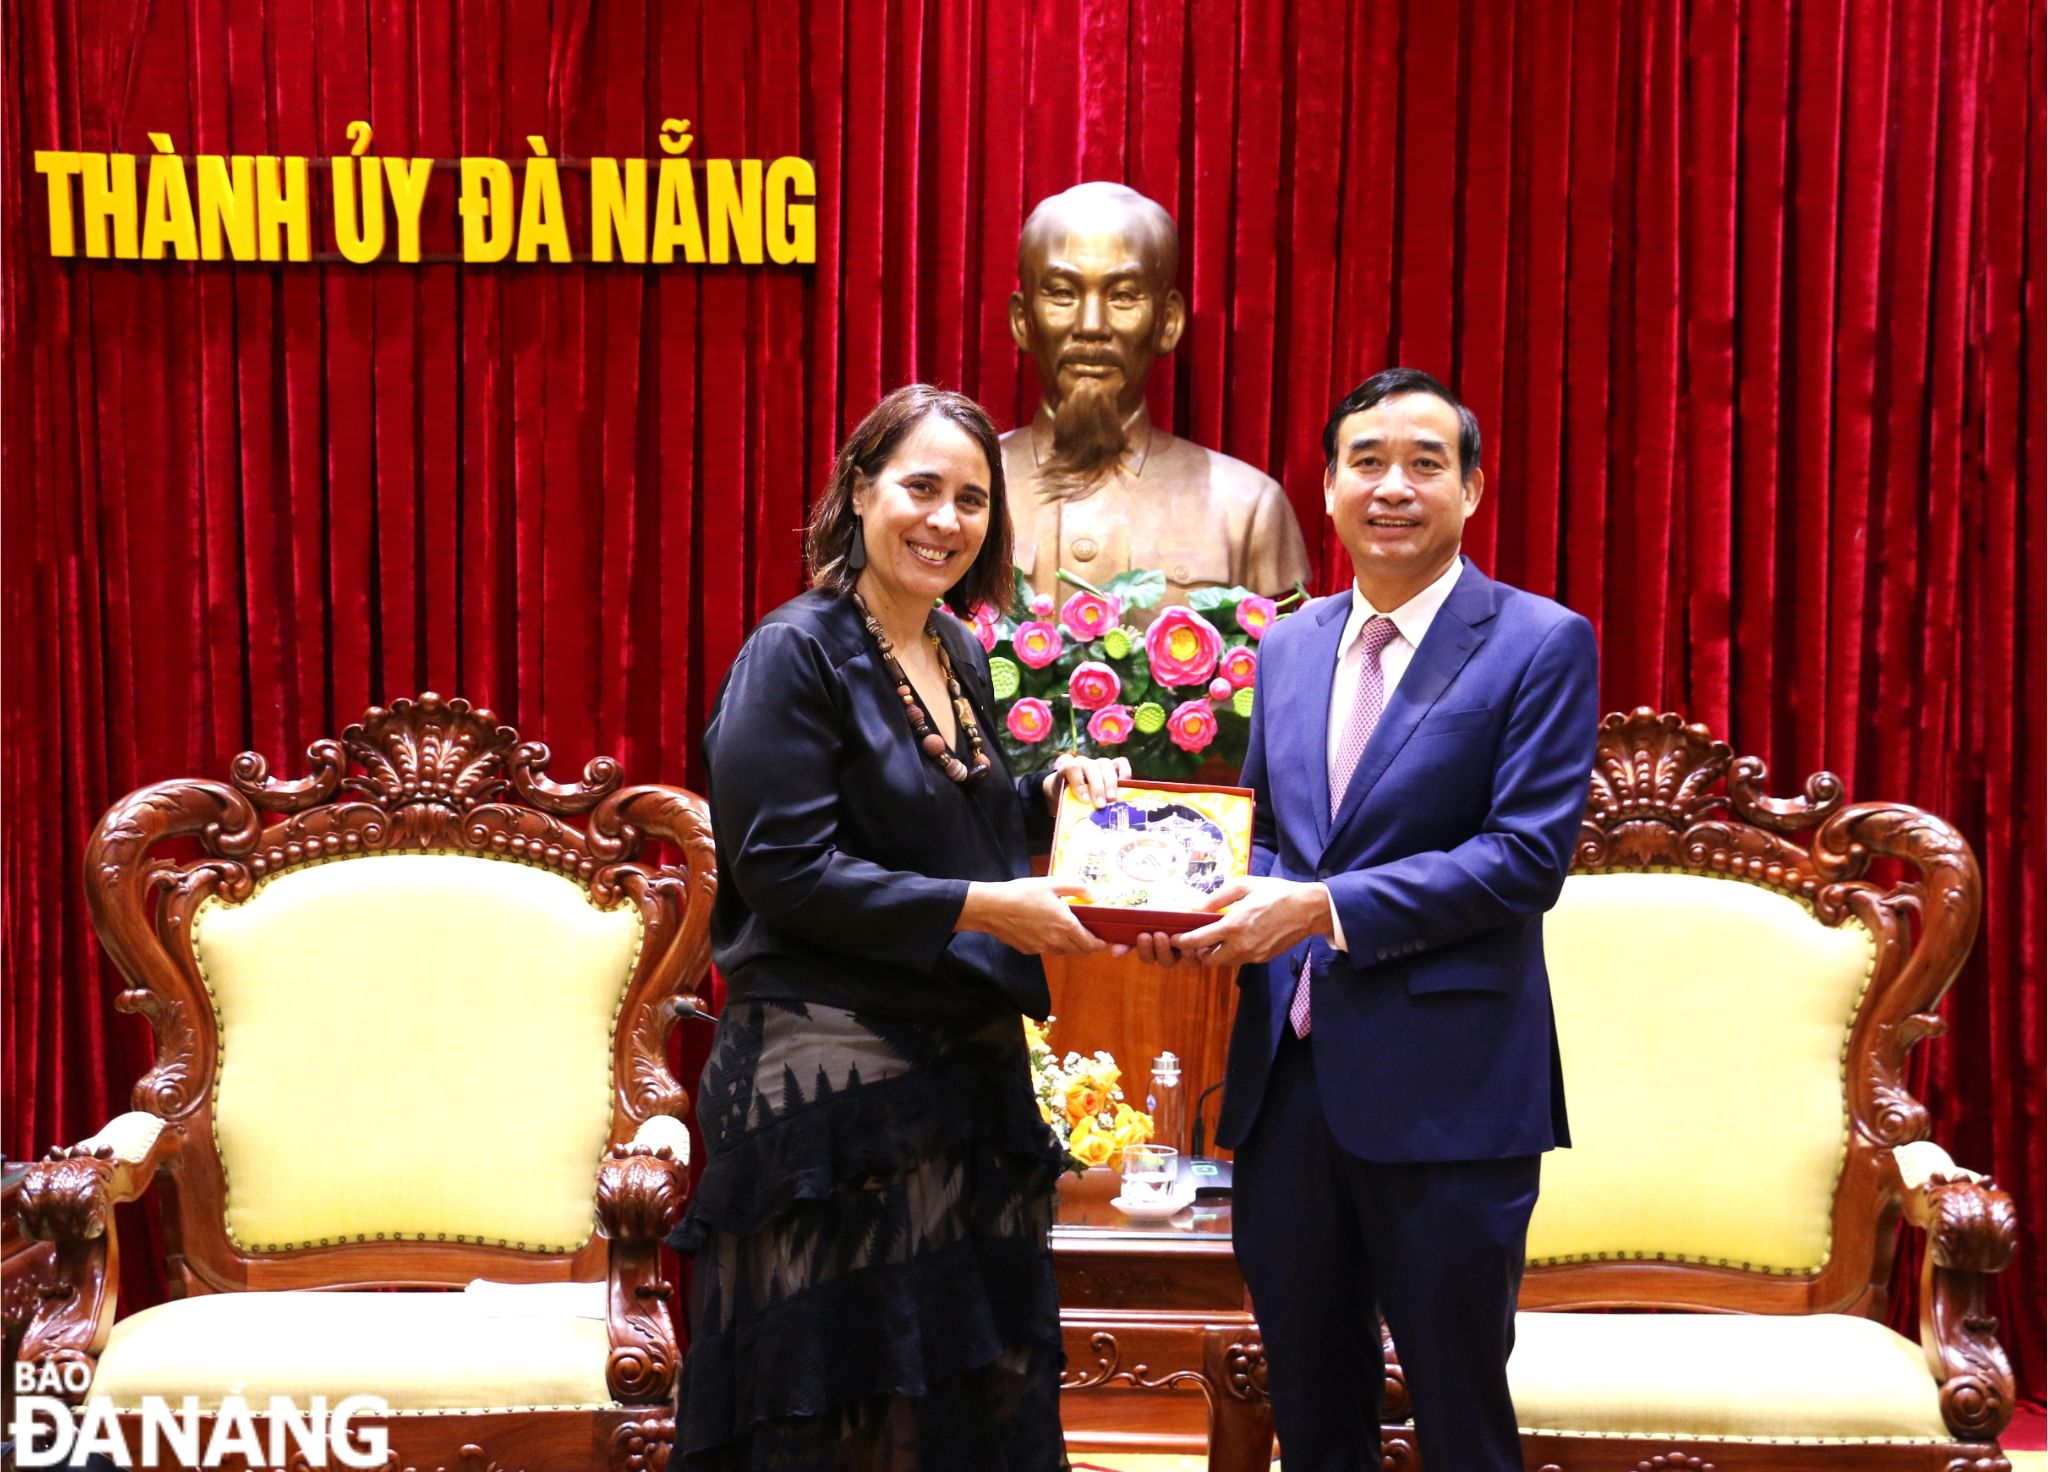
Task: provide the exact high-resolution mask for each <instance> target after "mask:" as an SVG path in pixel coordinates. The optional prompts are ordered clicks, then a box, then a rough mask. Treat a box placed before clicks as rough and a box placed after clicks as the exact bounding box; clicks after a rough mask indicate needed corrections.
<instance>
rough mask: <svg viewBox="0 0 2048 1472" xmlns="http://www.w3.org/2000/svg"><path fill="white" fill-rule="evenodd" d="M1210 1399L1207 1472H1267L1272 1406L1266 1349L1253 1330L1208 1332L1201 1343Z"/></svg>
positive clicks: (1250, 1328)
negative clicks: (1268, 1396) (1267, 1382)
mask: <svg viewBox="0 0 2048 1472" xmlns="http://www.w3.org/2000/svg"><path fill="white" fill-rule="evenodd" d="M1202 1374H1203V1376H1204V1377H1205V1378H1206V1379H1207V1380H1208V1382H1209V1384H1210V1385H1211V1386H1213V1387H1214V1390H1213V1391H1212V1393H1211V1395H1210V1397H1209V1467H1210V1472H1253V1469H1257V1472H1266V1469H1267V1468H1268V1467H1270V1466H1271V1465H1272V1463H1273V1406H1272V1402H1270V1401H1269V1400H1267V1399H1266V1347H1265V1345H1263V1344H1262V1343H1260V1341H1259V1334H1258V1330H1257V1328H1256V1327H1254V1326H1252V1325H1249V1324H1247V1325H1242V1326H1238V1327H1231V1328H1223V1329H1211V1330H1210V1331H1209V1332H1208V1334H1207V1335H1206V1336H1205V1337H1204V1339H1203V1341H1202Z"/></svg>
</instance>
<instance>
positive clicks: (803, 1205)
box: [669, 1002, 1068, 1472]
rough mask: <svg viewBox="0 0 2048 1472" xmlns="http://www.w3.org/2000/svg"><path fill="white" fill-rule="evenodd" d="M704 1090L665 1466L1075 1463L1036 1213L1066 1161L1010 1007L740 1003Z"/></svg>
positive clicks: (1023, 1471)
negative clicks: (912, 1018)
mask: <svg viewBox="0 0 2048 1472" xmlns="http://www.w3.org/2000/svg"><path fill="white" fill-rule="evenodd" d="M697 1109H698V1118H699V1121H700V1123H701V1125H702V1127H703V1132H704V1138H705V1143H706V1146H707V1154H708V1157H709V1158H708V1163H707V1165H706V1168H705V1172H704V1178H703V1180H702V1182H701V1183H700V1184H699V1186H698V1188H697V1191H696V1194H695V1197H694V1199H693V1200H692V1202H691V1205H690V1209H689V1212H688V1214H687V1215H686V1216H685V1217H684V1219H683V1222H682V1224H681V1225H680V1226H679V1227H678V1228H677V1229H676V1231H675V1234H674V1235H673V1236H672V1237H671V1238H670V1239H669V1242H670V1245H671V1246H673V1247H675V1248H676V1249H677V1250H678V1251H681V1252H685V1253H688V1254H689V1255H690V1257H691V1260H692V1266H693V1269H694V1271H693V1274H692V1283H691V1292H690V1352H689V1358H688V1359H687V1360H686V1361H685V1363H684V1366H683V1375H682V1385H681V1391H680V1405H679V1408H678V1411H677V1415H676V1441H675V1452H674V1455H673V1457H672V1459H671V1461H670V1464H669V1465H670V1467H671V1469H674V1472H701V1469H712V1468H716V1469H741V1468H744V1469H775V1472H784V1469H820V1472H825V1469H830V1472H843V1469H853V1468H859V1469H871V1468H872V1469H889V1472H908V1469H912V1468H915V1469H919V1472H948V1469H954V1468H959V1469H963V1472H1044V1469H1048V1468H1064V1467H1065V1466H1066V1465H1067V1463H1066V1450H1065V1444H1064V1441H1063V1439H1062V1436H1061V1433H1060V1422H1059V1374H1060V1368H1061V1364H1062V1355H1061V1352H1060V1327H1059V1304H1058V1301H1057V1299H1056V1297H1055V1295H1054V1289H1053V1276H1052V1254H1051V1250H1050V1247H1049V1245H1048V1242H1047V1232H1048V1230H1049V1229H1050V1227H1051V1224H1052V1210H1053V1187H1054V1184H1055V1182H1056V1180H1057V1179H1058V1175H1059V1172H1060V1171H1061V1170H1062V1169H1063V1168H1064V1167H1065V1166H1066V1165H1067V1164H1068V1158H1067V1156H1066V1153H1065V1151H1063V1150H1062V1149H1061V1148H1060V1146H1059V1144H1058V1142H1057V1141H1056V1140H1055V1139H1054V1138H1053V1135H1052V1132H1051V1131H1050V1130H1049V1129H1048V1128H1047V1127H1046V1125H1045V1122H1044V1120H1043V1119H1042V1118H1041V1117H1040V1115H1039V1113H1038V1106H1037V1103H1036V1102H1035V1100H1034V1099H1033V1097H1032V1093H1031V1079H1030V1066H1029V1062H1028V1059H1027V1056H1026V1053H1025V1048H1024V1037H1023V1029H1022V1025H1021V1023H1020V1022H1019V1021H1018V1020H1017V1019H1015V1018H1005V1019H1003V1020H1002V1021H1001V1022H999V1023H992V1024H990V1025H988V1026H986V1027H983V1028H980V1029H977V1030H973V1031H963V1030H959V1029H953V1030H940V1029H935V1028H931V1027H926V1026H921V1025H919V1024H916V1023H909V1022H903V1021H899V1020H894V1019H885V1018H878V1017H872V1016H867V1015H865V1014H862V1015H856V1014H854V1013H851V1012H847V1011H844V1010H842V1009H839V1008H834V1007H822V1006H805V1005H803V1004H800V1003H794V1002H791V1003H778V1002H742V1003H736V1004H734V1005H733V1006H731V1007H729V1008H728V1009H727V1010H726V1013H725V1015H724V1016H723V1017H721V1018H720V1019H719V1024H718V1039H717V1042H716V1043H715V1045H714V1046H713V1049H712V1054H711V1061H710V1062H709V1063H708V1064H707V1065H706V1067H705V1070H704V1078H703V1083H702V1086H701V1092H700V1093H699V1096H698V1100H697Z"/></svg>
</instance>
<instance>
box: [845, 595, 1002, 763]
mask: <svg viewBox="0 0 2048 1472" xmlns="http://www.w3.org/2000/svg"><path fill="white" fill-rule="evenodd" d="M853 606H854V607H856V608H858V609H859V610H860V621H861V622H862V623H864V624H866V625H867V628H868V636H869V637H870V638H872V639H873V640H874V641H875V644H876V646H877V647H878V648H879V649H880V650H881V651H882V664H883V666H884V668H886V669H887V670H888V671H889V678H890V679H891V680H893V681H895V683H896V694H897V697H898V698H899V699H901V700H902V702H903V718H904V719H905V720H907V721H909V722H910V734H911V735H912V736H914V737H915V738H916V739H917V745H918V749H919V750H921V751H922V752H924V754H925V755H926V756H928V757H930V758H931V759H932V760H933V761H935V762H937V763H938V764H939V770H940V771H942V772H944V773H945V774H946V775H947V776H948V777H950V778H951V779H952V780H953V781H955V782H962V783H965V782H973V781H975V780H977V779H979V778H981V777H984V776H986V775H987V774H988V769H989V768H990V766H992V765H993V763H991V762H990V761H989V756H988V752H987V751H986V750H984V749H983V747H982V744H981V727H980V725H978V724H977V723H976V721H975V719H974V707H973V706H971V705H969V704H968V703H967V697H966V696H965V695H964V694H962V693H961V690H960V681H959V680H958V679H957V678H956V677H955V676H954V674H953V661H952V659H951V658H950V657H948V655H947V654H946V645H945V641H944V640H942V639H941V638H940V637H939V631H938V630H937V629H934V628H932V627H931V626H930V624H929V623H927V624H926V626H925V631H924V632H925V637H926V638H927V639H929V640H931V641H932V648H933V649H936V650H937V651H938V654H939V673H940V674H942V675H944V676H945V680H946V693H947V694H948V695H950V696H952V698H953V714H954V715H955V716H956V717H957V718H958V719H959V721H960V734H961V735H963V736H965V737H966V738H967V745H968V749H969V752H970V754H971V756H972V758H973V766H972V767H971V768H970V767H969V766H968V764H967V763H966V762H963V761H961V760H960V758H959V757H957V756H955V755H953V753H952V752H951V751H949V750H947V748H946V738H945V737H943V736H941V735H940V734H939V733H938V731H937V730H935V729H934V728H933V726H932V723H931V717H930V716H928V715H926V714H925V710H924V707H923V706H921V705H919V704H918V703H917V692H916V690H914V689H913V688H912V687H911V684H910V677H909V676H908V675H906V674H904V673H903V666H902V665H901V664H898V663H897V661H896V646H895V645H893V644H891V643H890V642H889V636H888V635H887V634H885V633H883V632H882V626H881V624H880V623H879V622H877V621H876V619H875V616H874V614H872V613H870V612H869V611H868V605H867V600H866V599H864V598H862V597H861V596H860V594H858V593H855V594H854V595H853Z"/></svg>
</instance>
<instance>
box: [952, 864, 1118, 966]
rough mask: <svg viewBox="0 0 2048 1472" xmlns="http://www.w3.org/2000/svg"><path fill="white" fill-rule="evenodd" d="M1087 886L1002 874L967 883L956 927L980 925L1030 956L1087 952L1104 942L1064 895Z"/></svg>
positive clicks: (1100, 947)
mask: <svg viewBox="0 0 2048 1472" xmlns="http://www.w3.org/2000/svg"><path fill="white" fill-rule="evenodd" d="M1087 892H1088V890H1087V886H1086V885H1081V884H1074V883H1071V882H1069V881H1067V880H1064V879H1052V878H1045V879H1006V880H1003V881H1002V882H1000V883H975V884H969V885H968V886H967V903H966V904H965V905H963V906H962V907H961V910H960V919H959V920H958V922H957V923H955V925H954V927H953V928H954V929H955V930H978V931H980V932H982V933H983V934H984V935H992V936H994V937H995V938H996V939H997V940H999V941H1001V942H1002V943H1003V944H1004V945H1006V946H1009V947H1011V948H1012V949H1014V950H1019V951H1022V952H1024V953H1025V954H1026V955H1029V956H1085V955H1090V954H1092V953H1094V952H1096V951H1100V950H1105V949H1107V947H1106V946H1105V944H1104V943H1103V942H1102V941H1101V940H1100V939H1098V938H1097V937H1095V936H1093V935H1091V934H1089V933H1088V931H1087V930H1085V929H1084V928H1083V927H1082V925H1081V922H1080V921H1079V920H1076V919H1075V918H1074V912H1073V911H1072V910H1071V909H1070V908H1068V906H1067V902H1066V898H1065V897H1066V896H1068V895H1077V896H1078V895H1084V894H1086V893H1087Z"/></svg>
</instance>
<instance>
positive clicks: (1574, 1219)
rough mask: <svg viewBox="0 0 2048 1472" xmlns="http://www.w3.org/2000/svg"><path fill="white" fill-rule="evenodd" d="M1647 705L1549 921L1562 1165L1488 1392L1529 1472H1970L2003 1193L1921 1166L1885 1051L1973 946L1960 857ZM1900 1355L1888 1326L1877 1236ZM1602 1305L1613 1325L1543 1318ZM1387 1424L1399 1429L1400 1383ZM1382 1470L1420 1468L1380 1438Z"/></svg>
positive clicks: (2007, 1403)
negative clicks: (1769, 789)
mask: <svg viewBox="0 0 2048 1472" xmlns="http://www.w3.org/2000/svg"><path fill="white" fill-rule="evenodd" d="M1764 780H1765V771H1764V766H1763V763H1762V762H1760V761H1758V760H1757V759H1755V758H1753V757H1745V758H1743V759H1741V760H1739V761H1731V753H1730V751H1729V748H1728V747H1727V746H1726V745H1724V744H1722V743H1721V742H1718V741H1715V740H1713V739H1712V738H1711V736H1710V735H1709V734H1708V732H1707V731H1706V730H1705V728H1703V727H1700V726H1689V725H1687V724H1685V723H1684V722H1683V721H1682V720H1681V719H1680V718H1679V717H1677V716H1673V715H1658V714H1656V713H1654V712H1652V711H1649V710H1637V711H1635V712H1634V713H1633V714H1630V715H1627V716H1622V715H1611V716H1609V717H1607V718H1606V720H1605V721H1603V722H1602V723H1601V731H1600V747H1599V756H1598V759H1597V761H1596V765H1595V769H1594V773H1593V783H1592V800H1591V803H1590V805H1589V808H1588V811H1587V814H1586V818H1585V822H1584V826H1583V828H1582V830H1581V837H1580V842H1579V848H1578V853H1577V855H1576V859H1575V862H1574V866H1573V873H1572V876H1571V877H1570V878H1569V879H1568V880H1567V881H1566V883H1565V886H1564V893H1563V897H1562V898H1561V899H1560V901H1559V903H1558V906H1557V908H1556V910H1555V911H1553V912H1552V914H1551V915H1550V916H1549V917H1548V919H1547V920H1546V923H1545V948H1546V952H1547V957H1548V961H1549V967H1550V976H1551V989H1552V994H1553V996H1554V998H1555V1005H1556V1016H1557V1026H1558V1034H1559V1040H1560V1046H1561V1048H1562V1051H1563V1055H1564V1069H1565V1077H1566V1084H1567V1092H1568V1095H1569V1098H1570V1107H1571V1124H1572V1137H1573V1139H1572V1148H1571V1149H1570V1150H1566V1151H1560V1152H1558V1153H1556V1154H1554V1155H1551V1156H1547V1157H1546V1158H1545V1160H1544V1167H1543V1188H1542V1196H1541V1198H1540V1199H1539V1201H1538V1204H1537V1207H1536V1215H1535V1219H1534V1220H1533V1222H1532V1223H1531V1226H1530V1232H1529V1266H1528V1273H1527V1276H1526V1278H1525V1280H1524V1284H1523V1289H1522V1308H1523V1310H1524V1312H1522V1313H1521V1314H1520V1316H1519V1318H1518V1321H1517V1338H1516V1347H1515V1353H1514V1356H1513V1359H1512V1360H1511V1362H1510V1365H1509V1378H1510V1381H1511V1384H1512V1386H1513V1390H1514V1396H1515V1404H1516V1408H1517V1410H1518V1412H1519V1413H1520V1417H1521V1421H1522V1425H1523V1427H1524V1431H1523V1448H1524V1455H1525V1458H1526V1460H1527V1463H1528V1465H1529V1467H1530V1468H1532V1469H1534V1468H1545V1469H1563V1472H1609V1469H1614V1472H1653V1469H1654V1472H1663V1469H1674V1472H1676V1469H1687V1472H1707V1469H1714V1472H1741V1469H1777V1468H1789V1467H1795V1466H1801V1467H1803V1466H1825V1467H1840V1468H1851V1467H1853V1468H1857V1469H1885V1468H1908V1467H1911V1468H1930V1469H1939V1472H1994V1469H2003V1468H2005V1467H2006V1465H2007V1464H2006V1462H2005V1459H2004V1457H2003V1456H2002V1455H2001V1454H2000V1452H1999V1449H1998V1446H1997V1436H1998V1433H1999V1431H2000V1430H2001V1429H2003V1427H2004V1426H2005V1424H2006V1422H2007V1420H2008V1419H2010V1417H2011V1415H2012V1410H2013V1395H2014V1388H2013V1377H2012V1371H2011V1369H2010V1367H2009V1366H2008V1364H2007V1361H2006V1357H2005V1354H2004V1351H2003V1350H2002V1349H2001V1348H2000V1347H1999V1343H1998V1339H1997V1324H1996V1321H1995V1320H1993V1319H1992V1318H1991V1317H1990V1316H1989V1314H1988V1313H1987V1311H1986V1307H1985V1303H1986V1299H1985V1291H1984V1289H1985V1275H1986V1274H1989V1273H1992V1272H1996V1271H1998V1270H1999V1269H2001V1268H2003V1267H2004V1266H2005V1265H2006V1264H2007V1262H2009V1261H2010V1260H2011V1258H2012V1255H2013V1252H2014V1248H2015V1238H2016V1221H2015V1215H2014V1211H2013V1203H2012V1200H2011V1198H2010V1197H2009V1196H2007V1195H2006V1194H2005V1193H2004V1192H2003V1191H2001V1190H1999V1189H1998V1188H1997V1187H1996V1186H1994V1185H1992V1184H1991V1183H1990V1182H1989V1181H1987V1180H1985V1179H1984V1178H1983V1177H1981V1176H1977V1175H1972V1174H1971V1173H1969V1172H1967V1171H1963V1170H1959V1169H1958V1168H1957V1167H1956V1165H1955V1163H1954V1162H1953V1161H1951V1160H1950V1159H1949V1158H1948V1156H1947V1155H1946V1154H1945V1153H1943V1152H1942V1150H1941V1149H1940V1147H1939V1146H1937V1145H1934V1144H1932V1143H1930V1142H1929V1141H1928V1140H1927V1139H1926V1138H1925V1137H1926V1134H1927V1111H1926V1109H1925V1108H1924V1107H1923V1106H1922V1105H1921V1104H1920V1102H1919V1101H1918V1100H1916V1099H1915V1098H1914V1097H1913V1096H1912V1094H1911V1093H1910V1092H1909V1091H1908V1089H1907V1087H1906V1082H1905V1068H1906V1055H1907V1053H1908V1052H1909V1051H1910V1050H1911V1049H1912V1047H1913V1046H1914V1045H1915V1044H1916V1043H1918V1042H1920V1041H1921V1040H1922V1039H1924V1038H1929V1037H1934V1036H1937V1035H1939V1034H1940V1033H1941V1032H1942V1031H1943V1027H1944V1024H1943V1023H1942V1022H1941V1020H1940V1019H1939V1018H1938V1017H1936V1016H1935V1015H1934V1014H1933V1008H1934V1006H1935V1004H1936V1003H1937V1002H1938V1001H1939V1000H1940V999H1941V996H1942V993H1943V992H1944V991H1946V990H1947V989H1948V986H1949V983H1950V982H1951V981H1952V980H1953V979H1954V978H1955V975H1956V971H1957V969H1958V968H1959V967H1960V966H1961V965H1962V962H1963V958H1964V957H1965V956H1966V955H1967V953H1968V951H1969V949H1970V945H1971V943H1972V941H1973V940H1974V938H1975V936H1976V930H1977V920H1978V909H1979V903H1980V883H1979V878H1978V872H1977V863H1976V860H1975V858H1974V857H1973V856H1972V855H1971V853H1970V849H1969V846H1968V845H1967V844H1966V843H1965V842H1964V841H1963V839H1962V838H1961V837H1960V836H1959V835H1958V834H1957V833H1956V832H1955V830H1954V829H1952V828H1950V827H1949V826H1948V825H1947V824H1946V823H1944V822H1942V821H1941V820H1940V819H1938V818H1935V817H1931V816H1930V815H1928V814H1926V813H1923V812H1920V811H1918V810H1916V809H1913V808H1910V807H1905V806H1903V805H1900V804H1897V803H1857V804H1850V803H1849V802H1847V800H1846V798H1845V795H1844V792H1843V789H1842V784H1841V782H1840V781H1839V780H1838V779H1837V778H1835V777H1834V776H1832V775H1830V774H1827V773H1821V774H1819V775H1817V776H1815V777H1813V778H1811V779H1809V780H1808V781H1807V783H1806V785H1805V791H1804V793H1803V795H1802V796H1801V797H1799V798H1796V799H1791V800H1778V799H1773V798H1770V797H1767V796H1765V795H1764V791H1763V784H1764ZM1901 1214H1903V1215H1904V1217H1905V1220H1906V1221H1907V1223H1908V1224H1909V1225H1910V1226H1912V1227H1913V1228H1914V1229H1916V1230H1917V1231H1919V1232H1921V1233H1923V1234H1924V1235H1925V1247H1924V1266H1923V1269H1922V1274H1921V1302H1922V1312H1921V1323H1920V1342H1919V1343H1918V1344H1914V1343H1912V1342H1910V1341H1909V1340H1906V1339H1904V1338H1902V1337H1900V1336H1899V1335H1897V1334H1895V1333H1893V1332H1892V1331H1891V1330H1889V1329H1887V1328H1886V1327H1885V1326H1884V1325H1883V1323H1882V1322H1881V1320H1882V1319H1883V1317H1884V1313H1885V1309H1886V1296H1887V1285H1888V1283H1889V1281H1890V1277H1891V1270H1892V1260H1893V1250H1894V1245H1895V1239H1896V1237H1897V1228H1898V1223H1899V1220H1900V1217H1901ZM1572 1309H1578V1310H1589V1309H1605V1310H1611V1312H1605V1313H1584V1312H1582V1313H1570V1312H1556V1311H1557V1310H1572ZM1389 1389H1390V1391H1391V1392H1392V1393H1391V1394H1390V1395H1389V1398H1388V1399H1389V1404H1390V1411H1389V1416H1388V1420H1389V1421H1390V1422H1392V1421H1394V1420H1395V1419H1396V1418H1398V1417H1401V1416H1402V1415H1404V1414H1405V1411H1404V1409H1403V1407H1404V1403H1405V1399H1406V1396H1405V1387H1404V1385H1403V1383H1402V1378H1401V1374H1400V1371H1399V1368H1398V1364H1394V1365H1392V1366H1391V1368H1390V1386H1389ZM1382 1440H1383V1445H1384V1446H1385V1448H1386V1451H1387V1455H1388V1457H1389V1458H1390V1459H1391V1460H1390V1461H1389V1463H1388V1465H1390V1466H1395V1467H1399V1466H1413V1465H1415V1464H1416V1462H1415V1458H1414V1454H1413V1450H1412V1447H1411V1445H1410V1443H1411V1441H1412V1436H1411V1434H1410V1432H1409V1429H1408V1428H1407V1427H1406V1426H1402V1425H1395V1424H1389V1425H1387V1426H1386V1427H1385V1428H1384V1430H1383V1435H1382Z"/></svg>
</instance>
